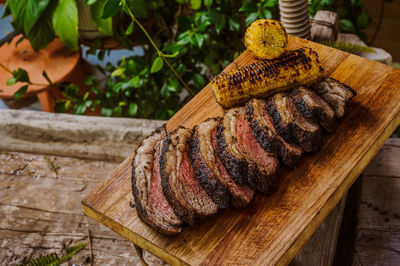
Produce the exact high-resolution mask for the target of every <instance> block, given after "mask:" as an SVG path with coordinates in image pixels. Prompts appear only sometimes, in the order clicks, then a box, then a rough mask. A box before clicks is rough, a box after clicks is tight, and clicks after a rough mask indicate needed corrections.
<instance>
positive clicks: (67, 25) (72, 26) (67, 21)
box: [53, 0, 78, 51]
mask: <svg viewBox="0 0 400 266" xmlns="http://www.w3.org/2000/svg"><path fill="white" fill-rule="evenodd" d="M53 27H54V30H55V32H56V33H57V35H58V37H59V38H60V39H61V41H62V42H63V43H64V44H65V45H66V46H67V47H68V48H69V49H71V50H74V51H76V50H78V7H77V6H76V2H75V0H60V1H59V2H58V5H57V7H56V10H55V11H54V14H53Z"/></svg>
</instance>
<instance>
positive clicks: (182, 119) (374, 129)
mask: <svg viewBox="0 0 400 266" xmlns="http://www.w3.org/2000/svg"><path fill="white" fill-rule="evenodd" d="M305 45H306V46H311V47H312V48H315V50H317V51H318V53H319V55H320V58H321V61H322V65H323V66H324V68H325V69H326V72H327V74H329V75H331V76H332V77H335V78H338V79H339V80H340V81H342V82H344V83H346V84H348V85H350V86H352V87H353V88H354V89H355V90H356V91H357V92H358V96H357V97H355V98H354V101H353V102H352V103H350V104H349V108H348V113H347V115H346V117H345V118H344V119H343V121H341V124H340V125H339V128H338V129H337V131H336V132H335V134H333V135H325V136H324V145H323V147H322V149H321V151H320V152H319V153H318V154H314V155H313V154H308V155H306V156H305V157H304V159H303V161H302V163H301V165H300V166H299V167H298V168H297V169H296V170H295V171H289V170H286V169H284V170H283V171H282V182H281V185H280V187H279V189H278V191H277V192H276V193H274V194H273V195H272V196H269V197H265V196H261V195H257V196H256V197H255V200H254V202H253V204H252V205H251V206H249V207H248V208H246V209H244V210H233V209H229V210H224V211H222V212H221V214H220V215H218V216H217V217H215V218H213V219H210V220H207V221H204V223H203V224H201V225H200V226H198V227H197V228H196V229H192V230H191V229H186V230H185V231H184V232H183V233H182V234H180V235H178V236H175V237H165V236H162V235H158V234H156V233H155V232H154V231H153V230H151V229H150V228H149V227H147V226H146V225H144V224H143V223H142V222H141V221H140V220H139V218H138V217H137V215H136V212H135V211H134V210H132V209H131V208H129V207H128V206H127V204H128V202H129V201H132V200H133V197H132V195H131V191H130V172H131V169H130V160H131V159H132V156H130V157H129V158H128V159H127V160H125V161H124V162H123V163H122V164H121V165H120V166H119V167H118V168H116V169H115V170H114V172H113V173H112V174H111V175H110V178H108V179H106V180H104V181H103V182H102V183H101V184H99V185H98V186H97V187H96V188H95V189H94V190H93V191H91V192H90V193H89V194H88V195H87V196H86V197H85V198H84V200H83V202H82V203H83V208H84V210H85V212H86V213H87V214H88V215H89V216H91V217H93V218H94V219H96V220H98V221H100V222H102V223H103V224H105V225H106V226H108V227H110V228H111V229H113V230H114V231H116V232H118V233H120V234H121V235H123V236H124V237H126V238H128V239H129V240H131V241H133V242H134V243H136V244H137V245H138V246H140V247H142V248H144V249H145V250H149V251H150V252H152V253H153V254H155V255H156V256H158V257H160V258H162V259H163V260H165V261H166V262H169V263H174V264H176V263H188V264H221V263H225V264H250V263H251V264H261V263H262V264H264V263H268V264H276V263H278V264H286V263H289V262H290V261H291V260H292V258H293V257H294V256H295V254H296V253H297V251H298V250H299V249H300V248H301V246H302V245H303V244H304V243H305V242H306V241H307V239H309V238H310V236H311V235H312V233H313V232H314V231H315V229H316V228H317V227H318V226H319V225H320V224H321V222H322V221H323V220H324V218H325V217H326V216H327V215H328V214H329V213H330V211H331V210H332V209H333V208H334V206H335V205H336V204H337V203H338V202H339V200H340V199H341V197H342V196H343V195H344V194H345V192H346V191H347V190H348V189H349V187H350V186H351V184H352V183H353V182H354V181H355V180H356V178H357V177H358V176H359V174H360V173H361V172H362V170H363V169H364V168H365V167H366V165H367V164H368V162H369V161H370V160H371V159H372V157H373V156H374V155H375V154H376V152H377V151H378V150H379V148H380V147H381V146H382V145H383V143H384V141H385V140H386V139H387V138H388V136H389V135H390V134H391V133H392V132H393V131H394V129H395V127H396V126H397V125H398V124H399V123H400V113H399V111H400V71H399V70H395V69H393V68H391V67H388V66H385V65H382V64H380V63H376V62H372V61H369V60H366V59H363V58H360V57H358V56H354V55H349V54H348V53H344V52H341V51H338V50H335V49H332V48H328V47H325V46H322V45H319V44H316V43H312V42H308V41H306V40H301V39H297V38H294V37H291V38H290V42H289V47H290V48H291V49H294V48H297V47H300V46H305ZM253 60H254V58H252V57H251V55H250V54H248V53H247V52H244V53H243V54H242V55H241V56H240V57H238V58H237V59H236V60H235V64H231V65H230V66H229V67H228V69H231V68H233V67H236V66H237V65H239V66H240V65H243V64H247V63H249V62H252V61H253ZM221 113H222V109H221V108H220V107H219V106H218V105H217V103H216V102H215V100H214V98H213V95H212V92H211V90H210V87H209V85H208V86H206V87H205V88H204V89H203V90H202V91H201V92H200V93H199V94H198V95H197V96H196V97H194V99H192V101H190V102H189V103H188V104H187V105H186V106H184V107H183V108H182V109H181V110H180V111H179V112H178V113H177V114H176V115H175V116H174V117H173V118H171V120H169V122H168V124H167V126H168V129H170V130H171V129H173V128H175V127H176V126H178V125H184V126H188V127H191V126H193V125H194V124H196V123H199V122H201V121H202V120H204V119H205V118H207V117H212V116H216V115H220V114H221Z"/></svg>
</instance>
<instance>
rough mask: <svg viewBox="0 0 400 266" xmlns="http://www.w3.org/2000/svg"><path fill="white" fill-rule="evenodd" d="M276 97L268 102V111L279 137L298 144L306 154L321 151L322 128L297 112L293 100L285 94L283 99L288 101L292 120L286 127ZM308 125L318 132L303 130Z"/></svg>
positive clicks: (287, 108)
mask: <svg viewBox="0 0 400 266" xmlns="http://www.w3.org/2000/svg"><path fill="white" fill-rule="evenodd" d="M274 97H275V96H272V97H270V98H269V99H268V100H267V111H268V113H269V114H270V116H271V118H272V122H273V124H274V126H275V128H276V130H277V131H278V133H279V135H280V136H281V137H282V138H283V139H284V140H285V141H286V142H288V143H296V144H298V145H299V146H300V147H301V148H303V149H304V151H306V152H315V151H317V150H319V149H320V146H321V137H322V134H321V129H320V127H319V126H318V125H317V124H315V123H313V122H311V121H309V120H307V118H305V117H303V116H302V115H301V114H300V112H299V111H298V110H297V108H296V106H295V105H294V103H293V101H292V99H291V98H290V97H289V96H288V95H286V94H284V97H282V99H283V100H287V102H286V107H285V108H286V110H288V112H289V113H290V119H291V120H290V121H288V123H287V125H284V124H283V123H282V121H281V116H280V114H279V111H278V108H277V107H276V106H275V104H276V103H275V99H274ZM307 125H309V126H312V127H313V128H314V129H317V130H315V131H311V132H310V131H307V130H305V129H303V128H302V127H303V126H307ZM300 126H302V127H300Z"/></svg>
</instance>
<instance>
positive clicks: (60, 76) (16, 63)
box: [0, 35, 85, 112]
mask: <svg viewBox="0 0 400 266" xmlns="http://www.w3.org/2000/svg"><path fill="white" fill-rule="evenodd" d="M21 37H22V35H18V36H16V37H14V38H13V40H12V41H11V42H10V43H9V44H8V43H5V44H4V45H2V46H1V47H0V62H1V63H2V64H3V65H4V66H5V67H6V68H8V69H9V70H11V71H13V70H16V69H18V68H22V69H25V70H26V71H27V72H28V74H29V78H30V81H31V82H32V83H36V84H40V85H30V86H29V88H28V90H27V92H26V94H25V97H27V96H32V95H36V96H37V97H38V99H39V101H40V104H41V106H42V109H43V111H48V112H52V111H53V110H54V105H55V100H57V99H62V98H63V95H62V93H61V91H59V90H58V88H57V87H54V86H50V85H48V82H47V80H46V79H45V78H44V77H43V75H42V73H43V71H46V73H47V75H48V76H49V78H50V79H51V81H52V82H53V83H61V82H67V81H68V82H73V83H75V84H77V85H78V86H80V87H82V88H85V87H84V85H83V81H84V78H85V74H84V71H83V68H82V65H81V60H80V59H81V55H80V52H74V51H70V50H68V49H66V47H65V45H64V44H63V43H62V42H61V41H60V40H59V39H55V40H54V41H53V42H51V43H50V44H49V45H48V46H47V47H46V49H42V50H39V51H34V50H33V49H32V47H31V44H30V42H29V41H28V40H26V39H25V40H23V41H22V42H21V43H19V44H18V45H17V46H16V42H17V41H18V40H19V39H20V38H21ZM11 77H12V75H11V74H10V73H8V72H7V71H5V70H4V69H3V68H0V97H1V98H6V99H7V98H8V99H12V98H13V96H14V93H15V92H17V91H18V90H19V88H20V87H21V86H23V85H25V84H26V83H22V82H18V83H16V84H14V85H11V86H7V85H6V82H7V80H8V79H10V78H11Z"/></svg>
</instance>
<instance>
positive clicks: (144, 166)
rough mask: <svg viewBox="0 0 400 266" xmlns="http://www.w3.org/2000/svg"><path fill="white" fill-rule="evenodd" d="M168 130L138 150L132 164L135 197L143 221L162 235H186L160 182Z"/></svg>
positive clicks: (158, 132)
mask: <svg viewBox="0 0 400 266" xmlns="http://www.w3.org/2000/svg"><path fill="white" fill-rule="evenodd" d="M165 136H166V130H165V126H162V127H160V128H158V129H157V130H155V131H154V132H153V133H152V134H151V135H150V136H148V137H147V138H146V139H144V140H143V141H142V143H141V144H140V145H139V146H138V148H137V149H136V154H135V157H134V159H133V161H132V193H133V196H134V199H135V206H136V211H137V214H138V216H139V217H140V219H142V221H144V222H145V223H146V224H148V225H149V226H150V227H152V228H153V229H154V230H156V231H157V232H159V233H162V234H167V235H172V234H177V233H179V232H181V231H182V222H181V220H180V219H179V218H178V217H177V216H176V215H175V212H174V210H173V209H172V207H171V206H170V204H169V203H168V201H167V199H166V198H165V196H164V194H163V192H162V187H161V178H160V169H159V166H160V165H159V163H158V162H159V161H158V160H159V157H160V154H161V144H162V139H163V138H164V137H165Z"/></svg>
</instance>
